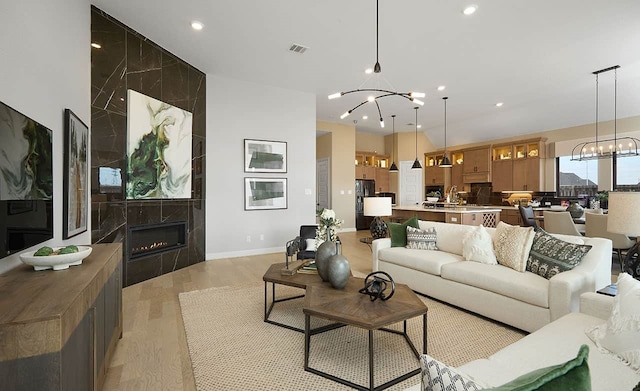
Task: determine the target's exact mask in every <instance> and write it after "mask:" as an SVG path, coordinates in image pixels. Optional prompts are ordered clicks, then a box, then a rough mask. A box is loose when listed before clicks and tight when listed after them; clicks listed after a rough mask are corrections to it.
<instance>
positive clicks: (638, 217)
mask: <svg viewBox="0 0 640 391" xmlns="http://www.w3.org/2000/svg"><path fill="white" fill-rule="evenodd" d="M608 214H609V217H608V219H607V231H609V232H613V233H618V234H624V235H627V236H631V237H633V236H635V237H636V244H634V245H633V247H631V248H630V249H629V250H628V251H627V255H626V256H625V260H624V265H625V266H624V270H622V271H623V272H626V273H629V274H630V275H632V276H633V277H634V278H636V279H638V278H640V258H639V257H638V253H639V252H640V242H639V241H638V237H640V192H622V191H611V192H609V211H608Z"/></svg>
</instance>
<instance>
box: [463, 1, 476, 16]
mask: <svg viewBox="0 0 640 391" xmlns="http://www.w3.org/2000/svg"><path fill="white" fill-rule="evenodd" d="M477 10H478V6H477V5H475V4H471V5H468V6H466V7H464V9H463V10H462V13H463V14H465V15H471V14H473V13H474V12H476V11H477Z"/></svg>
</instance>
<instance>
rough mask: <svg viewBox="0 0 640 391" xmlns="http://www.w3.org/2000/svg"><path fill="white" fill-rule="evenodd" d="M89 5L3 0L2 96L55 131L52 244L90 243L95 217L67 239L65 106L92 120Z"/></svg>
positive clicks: (4, 264)
mask: <svg viewBox="0 0 640 391" xmlns="http://www.w3.org/2000/svg"><path fill="white" fill-rule="evenodd" d="M90 10H91V8H90V4H89V1H88V0H65V1H41V0H21V1H11V0H0V15H2V23H0V37H2V38H0V58H1V59H2V61H0V74H1V75H2V77H0V101H2V102H4V103H5V104H7V105H9V106H11V107H13V108H14V109H16V110H18V111H20V112H21V113H23V114H25V115H27V116H29V117H31V118H33V119H34V120H36V121H38V122H40V123H41V124H43V125H44V126H46V127H48V128H49V129H51V130H52V131H53V178H54V188H53V197H54V198H53V199H54V204H53V207H54V221H53V227H54V237H53V239H52V240H50V241H48V242H47V244H49V245H52V244H53V245H61V244H62V243H75V244H90V243H91V221H90V220H89V222H88V225H89V226H88V230H87V232H85V233H83V234H80V235H78V236H75V237H73V238H72V239H70V240H67V241H63V240H62V200H63V194H62V164H63V153H64V148H63V141H64V129H63V124H64V109H65V108H69V109H71V110H72V111H73V112H74V113H75V114H76V115H77V116H78V117H79V118H80V119H82V121H83V122H84V123H85V124H87V125H88V124H90V122H91V121H90V99H91V95H90V93H91V47H90V46H89V44H90V40H91V17H90ZM0 142H1V141H0ZM89 158H90V157H89ZM39 246H40V245H38V246H36V248H37V247H39ZM19 263H20V260H19V258H18V257H17V255H13V256H10V257H6V258H3V259H1V260H0V273H2V272H4V271H6V270H7V269H9V268H11V267H14V266H15V265H17V264H19Z"/></svg>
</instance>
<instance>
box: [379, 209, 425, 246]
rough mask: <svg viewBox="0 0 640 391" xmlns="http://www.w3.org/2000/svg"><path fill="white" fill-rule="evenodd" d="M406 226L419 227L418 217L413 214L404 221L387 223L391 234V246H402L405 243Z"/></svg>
mask: <svg viewBox="0 0 640 391" xmlns="http://www.w3.org/2000/svg"><path fill="white" fill-rule="evenodd" d="M407 227H413V228H419V227H418V217H417V216H413V217H412V218H410V219H409V220H407V221H405V222H404V223H392V222H389V223H387V228H389V234H390V236H391V247H404V246H406V245H407Z"/></svg>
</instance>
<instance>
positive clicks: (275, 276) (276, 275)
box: [262, 262, 342, 333]
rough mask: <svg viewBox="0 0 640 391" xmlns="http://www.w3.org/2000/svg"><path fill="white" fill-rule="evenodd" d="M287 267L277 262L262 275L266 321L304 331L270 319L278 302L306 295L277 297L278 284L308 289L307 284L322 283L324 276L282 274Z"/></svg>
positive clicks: (322, 329)
mask: <svg viewBox="0 0 640 391" xmlns="http://www.w3.org/2000/svg"><path fill="white" fill-rule="evenodd" d="M284 267H285V263H284V262H283V263H275V264H273V265H271V266H270V267H269V269H268V270H267V272H266V273H265V274H264V276H262V280H263V281H264V321H265V322H267V323H271V324H274V325H276V326H280V327H284V328H286V329H289V330H294V331H297V332H299V333H304V330H303V329H301V328H298V327H295V326H291V325H288V324H284V323H280V322H276V321H274V320H271V319H269V315H271V310H273V306H274V305H275V304H276V303H280V302H283V301H288V300H293V299H300V298H302V297H304V296H305V295H304V294H300V295H297V296H290V297H285V298H280V299H278V298H276V285H277V284H280V285H286V286H292V287H295V288H300V289H306V288H307V286H309V285H311V284H321V283H322V278H320V276H319V275H318V274H303V273H296V274H294V275H291V276H287V275H282V274H281V273H280V270H282V269H283V268H284ZM269 283H270V284H271V303H270V304H269V301H268V294H267V292H268V288H267V287H268V284H269ZM341 326H342V325H336V324H332V325H327V326H323V327H320V328H318V329H314V332H315V331H318V332H320V331H327V330H331V329H334V328H337V327H341Z"/></svg>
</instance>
